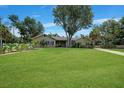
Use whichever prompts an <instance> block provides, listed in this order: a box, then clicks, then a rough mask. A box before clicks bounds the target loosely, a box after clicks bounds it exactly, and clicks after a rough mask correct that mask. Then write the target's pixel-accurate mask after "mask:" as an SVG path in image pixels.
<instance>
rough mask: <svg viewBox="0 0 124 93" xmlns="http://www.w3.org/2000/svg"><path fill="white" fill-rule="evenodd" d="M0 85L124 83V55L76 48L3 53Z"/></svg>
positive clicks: (55, 85)
mask: <svg viewBox="0 0 124 93" xmlns="http://www.w3.org/2000/svg"><path fill="white" fill-rule="evenodd" d="M0 87H45V88H48V87H52V88H53V87H54V88H57V87H64V88H66V87H70V88H74V87H76V88H80V87H124V57H123V56H119V55H115V54H110V53H106V52H101V51H97V50H94V49H74V48H72V49H69V48H68V49H66V48H44V49H39V50H33V51H30V52H22V53H18V54H13V55H6V56H0Z"/></svg>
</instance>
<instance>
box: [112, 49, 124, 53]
mask: <svg viewBox="0 0 124 93" xmlns="http://www.w3.org/2000/svg"><path fill="white" fill-rule="evenodd" d="M113 50H114V51H119V52H124V49H113Z"/></svg>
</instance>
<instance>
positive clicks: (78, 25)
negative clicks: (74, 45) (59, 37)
mask: <svg viewBox="0 0 124 93" xmlns="http://www.w3.org/2000/svg"><path fill="white" fill-rule="evenodd" d="M53 15H54V17H55V18H54V23H55V24H56V25H59V26H62V27H63V29H64V30H65V33H66V36H67V47H70V46H71V38H72V36H73V35H74V34H75V33H76V32H77V31H80V30H81V29H86V28H88V27H90V26H91V24H92V18H93V13H92V9H91V6H84V5H83V6H78V5H70V6H65V5H60V6H57V7H56V8H54V9H53Z"/></svg>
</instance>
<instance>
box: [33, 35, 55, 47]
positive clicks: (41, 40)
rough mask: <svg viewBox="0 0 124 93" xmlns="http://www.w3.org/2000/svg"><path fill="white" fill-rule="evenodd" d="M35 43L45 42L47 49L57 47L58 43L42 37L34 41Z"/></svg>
mask: <svg viewBox="0 0 124 93" xmlns="http://www.w3.org/2000/svg"><path fill="white" fill-rule="evenodd" d="M33 40H34V41H38V42H44V43H45V46H46V47H55V46H56V41H55V40H54V39H52V38H50V37H44V36H40V37H37V38H34V39H33Z"/></svg>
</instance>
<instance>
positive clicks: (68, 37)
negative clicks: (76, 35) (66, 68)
mask: <svg viewBox="0 0 124 93" xmlns="http://www.w3.org/2000/svg"><path fill="white" fill-rule="evenodd" d="M71 39H72V36H71V35H69V36H67V46H66V47H68V48H70V47H71Z"/></svg>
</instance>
